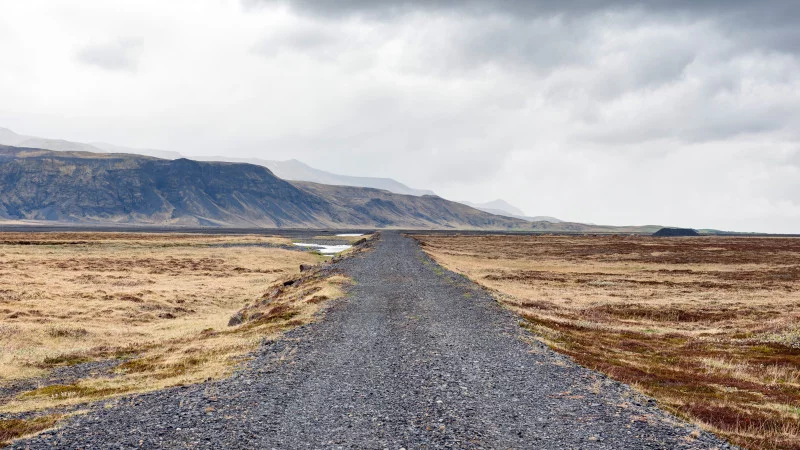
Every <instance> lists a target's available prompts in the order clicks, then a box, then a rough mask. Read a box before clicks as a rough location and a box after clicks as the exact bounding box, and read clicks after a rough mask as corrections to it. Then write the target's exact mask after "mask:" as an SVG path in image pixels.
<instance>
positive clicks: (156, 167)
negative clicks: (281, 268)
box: [0, 146, 531, 230]
mask: <svg viewBox="0 0 800 450" xmlns="http://www.w3.org/2000/svg"><path fill="white" fill-rule="evenodd" d="M0 219H7V220H50V221H59V222H65V223H106V224H107V223H112V224H151V225H182V226H184V225H185V226H196V225H201V226H237V227H276V228H281V227H288V228H291V227H298V228H299V227H315V228H384V227H395V228H459V229H461V228H463V229H470V228H471V229H478V228H480V229H498V230H508V229H525V228H529V227H530V225H531V224H530V223H528V222H526V221H523V220H519V219H511V218H506V217H500V216H494V215H492V214H488V213H485V212H482V211H478V210H475V209H473V208H470V207H468V206H464V205H461V204H458V203H455V202H450V201H448V200H444V199H442V198H439V197H436V196H422V197H417V196H410V195H401V194H394V193H391V192H388V191H382V190H377V189H368V188H358V187H342V186H324V185H319V184H314V183H307V182H296V183H290V182H288V181H285V180H282V179H280V178H278V177H276V176H275V175H274V174H273V173H272V172H270V171H269V170H268V169H266V168H265V167H262V166H258V165H252V164H241V163H230V162H200V161H192V160H188V159H183V158H181V159H176V160H165V159H158V158H153V157H148V156H140V155H131V154H109V153H89V152H64V151H62V152H54V151H49V150H42V149H34V148H18V147H9V146H0Z"/></svg>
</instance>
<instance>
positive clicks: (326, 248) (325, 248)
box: [294, 242, 352, 255]
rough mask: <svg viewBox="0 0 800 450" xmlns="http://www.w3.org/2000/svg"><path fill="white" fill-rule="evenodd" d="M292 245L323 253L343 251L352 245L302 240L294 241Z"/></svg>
mask: <svg viewBox="0 0 800 450" xmlns="http://www.w3.org/2000/svg"><path fill="white" fill-rule="evenodd" d="M294 245H296V246H298V247H308V248H313V249H314V250H316V251H318V252H320V253H322V254H323V255H335V254H337V253H339V252H343V251H345V250H347V249H348V248H350V247H352V245H325V244H306V243H304V242H295V243H294Z"/></svg>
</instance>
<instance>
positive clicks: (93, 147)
mask: <svg viewBox="0 0 800 450" xmlns="http://www.w3.org/2000/svg"><path fill="white" fill-rule="evenodd" d="M0 145H10V146H15V147H26V148H40V149H44V150H53V151H56V152H92V153H130V154H134V155H145V156H155V157H156V158H165V159H178V158H180V157H181V154H180V153H178V152H168V151H164V150H153V149H145V148H130V147H122V146H119V145H112V144H106V143H103V142H94V143H91V144H86V143H82V142H72V141H65V140H63V139H46V138H40V137H35V136H25V135H21V134H17V133H15V132H13V131H11V130H9V129H8V128H0Z"/></svg>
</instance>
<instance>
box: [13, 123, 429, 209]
mask: <svg viewBox="0 0 800 450" xmlns="http://www.w3.org/2000/svg"><path fill="white" fill-rule="evenodd" d="M0 145H10V146H15V147H28V148H40V149H45V150H53V151H67V152H92V153H129V154H132V155H145V156H154V157H156V158H164V159H179V158H183V155H181V154H180V153H178V152H172V151H167V150H157V149H149V148H132V147H123V146H121V145H114V144H107V143H104V142H93V143H91V144H86V143H81V142H72V141H65V140H61V139H44V138H39V137H34V136H24V135H21V134H17V133H15V132H13V131H11V130H9V129H8V128H2V127H0ZM196 159H197V160H200V161H220V162H222V161H227V162H243V163H248V164H255V165H258V166H264V167H266V168H268V169H269V170H271V171H272V173H273V174H275V175H277V176H278V177H279V178H283V179H284V180H296V181H311V182H313V183H322V184H334V185H341V186H361V187H369V188H375V189H385V190H387V191H390V192H394V193H396V194H405V195H435V194H434V193H433V191H429V190H424V189H414V188H410V187H408V186H406V185H405V184H403V183H401V182H399V181H396V180H393V179H391V178H378V177H354V176H348V175H339V174H335V173H331V172H326V171H324V170H319V169H315V168H313V167H311V166H309V165H307V164H303V163H302V162H300V161H298V160H296V159H290V160H288V161H273V160H265V159H258V158H232V157H223V156H210V157H198V158H196Z"/></svg>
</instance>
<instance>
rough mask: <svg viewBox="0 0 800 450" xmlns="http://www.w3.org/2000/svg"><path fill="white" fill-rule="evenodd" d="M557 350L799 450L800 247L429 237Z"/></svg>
mask: <svg viewBox="0 0 800 450" xmlns="http://www.w3.org/2000/svg"><path fill="white" fill-rule="evenodd" d="M420 239H421V241H422V242H423V243H424V244H425V249H426V250H427V251H428V252H429V253H431V254H432V256H434V257H435V258H436V259H437V260H438V261H439V262H440V263H442V264H444V265H446V266H447V267H448V268H450V269H453V270H456V271H460V272H463V273H465V274H466V275H468V276H470V277H471V278H472V279H474V280H476V281H478V282H480V283H482V284H484V285H486V286H487V287H489V288H491V289H493V290H495V291H496V292H497V294H498V298H499V299H500V300H501V301H503V302H504V303H505V304H507V305H508V306H509V307H510V308H512V309H513V310H515V311H517V312H519V313H520V314H521V315H522V316H523V317H525V318H526V319H527V321H528V325H527V326H529V327H530V328H531V329H532V330H533V331H535V332H536V333H538V334H539V335H540V336H542V339H543V340H545V341H546V342H547V343H548V344H550V345H551V346H552V347H553V348H555V349H557V350H559V351H561V352H564V353H566V354H569V355H571V356H572V357H574V358H575V359H576V360H577V361H578V362H580V363H581V364H583V365H586V366H588V367H591V368H594V369H597V370H600V371H603V372H605V373H607V374H609V375H611V376H613V377H615V378H616V379H618V380H621V381H624V382H626V383H630V384H633V385H635V386H636V387H638V388H639V389H641V390H642V391H644V392H646V393H648V394H650V395H652V396H654V397H655V398H656V399H658V401H659V403H660V404H661V405H662V406H664V407H666V408H668V409H670V410H672V411H674V412H676V413H678V414H680V415H682V416H684V417H686V418H689V419H691V420H694V421H696V422H699V423H701V424H703V425H704V426H706V427H707V428H709V429H710V430H712V431H714V432H717V433H719V434H720V435H722V436H725V437H727V438H729V439H731V440H732V441H733V442H735V443H737V444H740V445H743V446H746V447H750V448H783V449H798V448H800V239H788V238H745V237H735V238H729V237H724V238H723V237H703V238H677V239H657V238H649V237H636V236H630V237H557V236H456V237H444V236H424V237H420Z"/></svg>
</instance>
